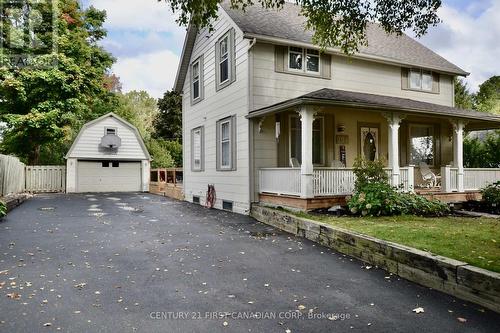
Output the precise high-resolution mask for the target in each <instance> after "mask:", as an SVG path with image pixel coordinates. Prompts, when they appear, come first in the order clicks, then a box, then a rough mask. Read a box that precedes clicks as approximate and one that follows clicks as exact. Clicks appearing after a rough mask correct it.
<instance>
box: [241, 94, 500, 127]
mask: <svg viewBox="0 0 500 333" xmlns="http://www.w3.org/2000/svg"><path fill="white" fill-rule="evenodd" d="M301 105H328V106H341V107H348V108H362V109H371V110H378V111H395V112H411V113H417V114H425V115H427V116H433V115H437V116H447V117H454V118H461V119H471V120H483V121H490V122H497V123H500V117H488V116H486V115H485V116H484V117H482V116H477V117H475V116H469V115H463V114H457V115H451V114H449V113H444V112H440V111H431V110H429V111H427V110H422V109H415V108H401V107H395V106H390V105H373V104H367V103H360V102H346V101H333V100H325V99H315V98H296V99H292V100H288V101H285V102H282V103H280V104H278V105H274V106H270V107H267V108H265V109H261V110H257V111H253V112H251V113H250V114H248V115H247V116H246V118H247V119H251V118H256V117H261V116H264V115H267V114H270V113H275V112H280V111H283V110H285V109H290V108H293V107H297V106H301Z"/></svg>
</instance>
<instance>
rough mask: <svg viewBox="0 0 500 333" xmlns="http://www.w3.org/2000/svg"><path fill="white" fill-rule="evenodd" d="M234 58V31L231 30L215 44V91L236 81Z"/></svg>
mask: <svg viewBox="0 0 500 333" xmlns="http://www.w3.org/2000/svg"><path fill="white" fill-rule="evenodd" d="M234 57H235V56H234V30H233V29H231V30H229V31H228V32H227V33H226V34H224V36H222V37H221V38H220V39H219V40H218V41H217V43H216V44H215V59H216V61H215V66H216V68H215V71H216V76H217V78H216V90H220V89H223V88H225V87H226V86H228V85H230V84H231V83H232V82H234V81H235V80H236V73H235V72H236V69H235V61H234Z"/></svg>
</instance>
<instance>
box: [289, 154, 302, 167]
mask: <svg viewBox="0 0 500 333" xmlns="http://www.w3.org/2000/svg"><path fill="white" fill-rule="evenodd" d="M290 166H291V167H292V168H300V163H299V160H298V159H296V158H295V157H291V158H290Z"/></svg>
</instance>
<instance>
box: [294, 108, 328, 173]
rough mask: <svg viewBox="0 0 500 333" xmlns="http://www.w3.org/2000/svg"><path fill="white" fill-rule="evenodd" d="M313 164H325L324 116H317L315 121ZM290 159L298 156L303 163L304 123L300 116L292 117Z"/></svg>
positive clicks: (298, 159)
mask: <svg viewBox="0 0 500 333" xmlns="http://www.w3.org/2000/svg"><path fill="white" fill-rule="evenodd" d="M312 135H313V146H312V151H313V164H315V165H323V164H324V147H325V138H324V118H323V117H317V118H316V119H314V122H313V133H312ZM289 142H290V159H292V158H296V159H297V161H299V163H301V164H302V123H301V121H300V117H298V116H291V117H290V138H289Z"/></svg>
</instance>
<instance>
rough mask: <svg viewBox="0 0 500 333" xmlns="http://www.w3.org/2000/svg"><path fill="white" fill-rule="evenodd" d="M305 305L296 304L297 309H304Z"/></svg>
mask: <svg viewBox="0 0 500 333" xmlns="http://www.w3.org/2000/svg"><path fill="white" fill-rule="evenodd" d="M305 308H306V307H305V306H304V305H302V304H299V306H297V309H299V310H304V309H305Z"/></svg>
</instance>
